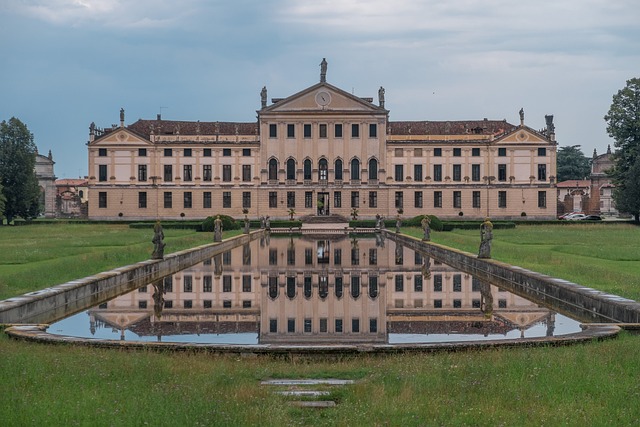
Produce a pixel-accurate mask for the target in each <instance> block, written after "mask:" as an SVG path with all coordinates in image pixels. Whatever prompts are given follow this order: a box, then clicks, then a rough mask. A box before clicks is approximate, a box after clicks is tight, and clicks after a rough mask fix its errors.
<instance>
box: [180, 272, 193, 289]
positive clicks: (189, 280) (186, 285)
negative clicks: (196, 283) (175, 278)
mask: <svg viewBox="0 0 640 427" xmlns="http://www.w3.org/2000/svg"><path fill="white" fill-rule="evenodd" d="M182 279H183V285H182V286H183V288H182V289H183V291H184V292H193V276H189V275H185V276H184V277H182Z"/></svg>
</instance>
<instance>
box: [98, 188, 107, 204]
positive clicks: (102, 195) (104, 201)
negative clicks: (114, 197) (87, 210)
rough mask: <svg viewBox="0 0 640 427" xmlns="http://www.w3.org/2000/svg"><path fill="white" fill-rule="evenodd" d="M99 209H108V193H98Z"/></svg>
mask: <svg viewBox="0 0 640 427" xmlns="http://www.w3.org/2000/svg"><path fill="white" fill-rule="evenodd" d="M98 207H99V208H106V207H107V192H106V191H100V192H99V193H98Z"/></svg>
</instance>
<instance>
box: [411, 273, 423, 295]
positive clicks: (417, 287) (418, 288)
mask: <svg viewBox="0 0 640 427" xmlns="http://www.w3.org/2000/svg"><path fill="white" fill-rule="evenodd" d="M413 291H414V292H422V275H421V274H416V275H415V276H413Z"/></svg>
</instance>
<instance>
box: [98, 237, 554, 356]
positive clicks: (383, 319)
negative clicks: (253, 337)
mask: <svg viewBox="0 0 640 427" xmlns="http://www.w3.org/2000/svg"><path fill="white" fill-rule="evenodd" d="M380 245H381V242H380V241H379V240H378V241H376V240H375V239H357V240H355V239H348V238H343V239H337V240H306V239H301V238H291V239H289V238H277V239H276V238H271V239H270V241H265V240H264V239H263V240H262V241H254V242H252V243H250V244H248V245H245V246H243V247H238V248H235V249H233V250H231V251H229V252H226V253H224V254H222V255H219V256H216V257H215V258H214V259H211V260H208V261H207V262H204V263H201V264H198V265H196V266H193V267H191V268H189V269H186V270H184V271H182V272H180V273H177V274H174V275H172V276H169V277H166V278H165V279H163V280H161V281H159V282H156V283H155V284H150V285H148V286H146V287H143V288H140V289H138V290H137V291H134V292H131V293H129V294H126V295H123V296H120V297H118V298H116V299H114V300H112V301H110V302H108V303H105V304H103V305H101V306H100V307H99V308H98V309H94V310H91V313H90V315H91V318H92V321H94V322H99V323H94V324H93V326H92V327H96V326H97V325H104V326H106V325H109V326H111V327H112V328H116V329H121V330H122V331H124V330H125V329H129V330H131V331H132V332H135V333H136V334H138V335H141V336H155V335H158V336H160V335H176V334H178V335H184V334H204V333H230V332H254V333H258V334H259V341H260V342H261V343H293V344H296V343H301V344H302V343H311V342H312V343H315V344H318V343H327V344H330V343H338V342H340V343H345V342H346V343H384V342H386V341H387V340H388V334H389V333H402V334H414V333H418V334H433V333H451V334H454V333H457V334H482V335H487V334H495V333H499V334H504V333H506V332H508V331H511V330H514V329H521V330H522V331H524V330H525V329H527V328H528V327H530V325H532V324H534V323H537V322H539V321H541V320H543V321H546V322H547V323H548V325H549V328H550V330H552V329H553V320H554V319H553V314H552V313H551V312H549V311H548V310H547V309H544V308H540V307H538V306H537V305H536V304H533V303H531V302H529V301H527V300H525V299H523V298H520V297H518V296H516V295H513V294H511V293H508V292H503V291H500V290H499V289H498V288H496V287H495V286H491V285H489V284H487V283H483V282H481V281H479V280H477V279H475V278H473V277H471V276H469V275H468V274H465V273H462V272H459V271H456V270H454V269H452V268H451V267H449V266H447V265H444V264H441V263H439V262H437V261H435V260H431V259H429V258H425V257H423V256H421V255H420V254H418V253H415V252H414V251H413V250H410V249H408V248H403V247H401V246H396V245H395V244H394V243H393V242H390V241H387V242H386V245H385V246H386V248H382V247H380ZM260 246H263V247H262V248H260Z"/></svg>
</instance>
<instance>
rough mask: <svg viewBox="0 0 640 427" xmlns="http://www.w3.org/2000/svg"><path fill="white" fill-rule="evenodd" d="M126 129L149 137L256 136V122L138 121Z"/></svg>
mask: <svg viewBox="0 0 640 427" xmlns="http://www.w3.org/2000/svg"><path fill="white" fill-rule="evenodd" d="M127 129H129V130H131V131H133V132H136V133H138V134H141V135H144V136H146V137H149V135H150V134H151V131H152V130H153V133H154V134H156V135H178V134H180V135H236V133H237V134H238V135H257V134H258V124H257V122H251V123H243V122H189V121H179V120H142V119H140V120H138V121H137V122H135V123H132V124H130V125H129V126H127Z"/></svg>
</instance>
